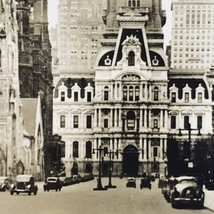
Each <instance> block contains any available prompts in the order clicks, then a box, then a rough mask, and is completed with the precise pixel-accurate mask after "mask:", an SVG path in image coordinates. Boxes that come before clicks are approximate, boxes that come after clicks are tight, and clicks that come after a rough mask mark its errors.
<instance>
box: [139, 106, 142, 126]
mask: <svg viewBox="0 0 214 214" xmlns="http://www.w3.org/2000/svg"><path fill="white" fill-rule="evenodd" d="M142 121H143V109H140V121H139V128H140V129H141V127H142V126H143V122H142Z"/></svg>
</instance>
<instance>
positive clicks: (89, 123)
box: [86, 115, 91, 129]
mask: <svg viewBox="0 0 214 214" xmlns="http://www.w3.org/2000/svg"><path fill="white" fill-rule="evenodd" d="M86 128H87V129H90V128H91V115H87V117H86Z"/></svg>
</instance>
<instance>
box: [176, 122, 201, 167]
mask: <svg viewBox="0 0 214 214" xmlns="http://www.w3.org/2000/svg"><path fill="white" fill-rule="evenodd" d="M182 130H188V143H189V147H190V146H191V131H193V130H198V134H197V135H199V136H200V135H201V132H200V128H197V129H192V128H191V124H190V123H189V122H188V123H187V124H186V127H185V128H184V129H179V134H178V135H179V136H182V133H181V131H182ZM185 149H186V148H185ZM185 161H187V162H188V163H187V164H188V165H187V170H188V169H189V168H193V162H192V161H191V148H190V149H189V151H188V154H187V158H186V159H185Z"/></svg>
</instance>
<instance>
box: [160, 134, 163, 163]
mask: <svg viewBox="0 0 214 214" xmlns="http://www.w3.org/2000/svg"><path fill="white" fill-rule="evenodd" d="M160 160H163V139H162V138H160Z"/></svg>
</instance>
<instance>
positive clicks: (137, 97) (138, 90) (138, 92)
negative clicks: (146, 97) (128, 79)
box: [135, 86, 140, 101]
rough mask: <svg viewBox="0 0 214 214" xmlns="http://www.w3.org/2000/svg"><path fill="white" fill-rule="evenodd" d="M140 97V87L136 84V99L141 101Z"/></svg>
mask: <svg viewBox="0 0 214 214" xmlns="http://www.w3.org/2000/svg"><path fill="white" fill-rule="evenodd" d="M139 99H140V87H139V86H136V87H135V101H139Z"/></svg>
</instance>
